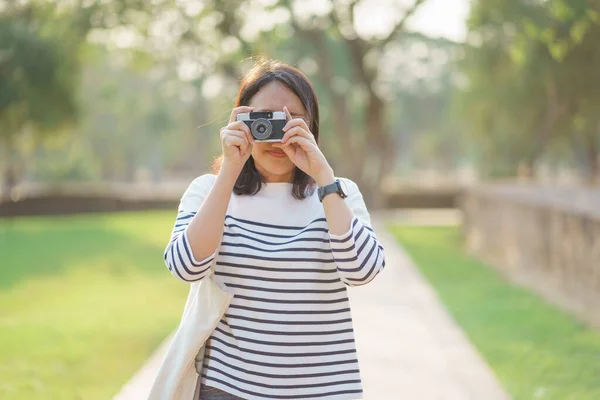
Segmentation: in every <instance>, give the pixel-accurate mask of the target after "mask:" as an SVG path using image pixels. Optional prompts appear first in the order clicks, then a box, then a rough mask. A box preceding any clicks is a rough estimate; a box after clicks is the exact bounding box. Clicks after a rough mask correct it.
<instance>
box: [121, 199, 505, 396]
mask: <svg viewBox="0 0 600 400" xmlns="http://www.w3.org/2000/svg"><path fill="white" fill-rule="evenodd" d="M434 215H435V217H434ZM442 215H444V216H445V217H443V218H445V219H443V221H445V223H448V224H451V223H456V222H457V221H458V219H459V218H460V216H459V215H458V214H457V213H456V212H453V211H449V210H447V211H436V212H433V213H429V214H427V213H426V212H417V213H416V214H415V213H407V212H402V213H390V212H386V213H384V214H378V215H377V216H376V217H374V218H373V223H374V228H375V231H376V232H377V233H378V237H379V239H380V240H381V241H382V243H383V245H384V247H385V249H386V259H387V266H386V268H385V270H384V271H383V272H382V273H381V274H380V275H379V276H378V277H377V278H376V279H375V280H374V281H373V282H371V283H370V284H368V285H366V286H363V287H359V288H353V289H350V290H349V293H350V302H351V307H352V315H353V319H354V327H355V330H356V340H357V347H358V357H359V361H360V368H361V375H362V378H363V384H364V389H365V396H364V398H365V399H366V400H388V399H389V400H482V399H485V400H508V399H509V397H508V395H507V394H506V393H505V392H504V390H503V389H502V387H501V386H500V385H499V383H498V382H497V380H496V378H495V376H494V375H493V373H492V372H491V370H490V369H489V367H488V366H487V365H486V364H485V362H484V361H483V360H482V358H481V356H480V355H479V354H478V352H477V351H476V350H475V349H474V348H473V346H472V345H471V344H470V343H469V341H468V339H467V338H466V337H465V335H464V333H463V332H462V331H461V330H460V329H459V328H458V327H457V326H456V324H455V323H454V321H453V320H452V319H451V318H450V316H449V315H448V313H447V312H446V310H445V308H444V307H443V305H441V303H440V301H439V300H438V298H437V296H436V294H435V293H434V292H433V290H432V289H431V288H430V286H429V284H428V283H427V282H425V280H424V279H423V277H422V276H421V275H420V273H419V272H418V270H417V269H416V268H415V267H414V266H413V264H412V262H411V261H410V260H409V259H408V257H407V256H406V254H405V253H404V251H403V250H402V249H401V247H400V246H398V245H397V244H396V242H395V240H394V238H393V237H392V236H391V235H390V234H389V233H387V231H386V230H385V228H384V226H383V223H384V221H391V220H395V221H400V222H402V223H411V224H428V223H433V222H434V221H437V222H440V221H442V220H441V219H440V216H442ZM443 221H442V222H443ZM168 340H169V339H168V338H167V339H166V340H165V342H164V343H163V345H161V346H160V348H159V349H158V350H157V351H156V352H155V354H154V355H153V356H152V357H151V358H150V360H149V361H148V363H147V364H146V365H144V366H143V367H142V368H141V369H140V371H139V372H138V374H136V375H135V376H134V377H133V378H132V380H131V381H130V382H129V383H128V384H127V385H126V386H125V387H124V388H123V390H122V391H121V392H120V393H119V394H118V395H117V396H116V397H115V398H114V400H145V399H146V396H147V394H148V391H149V387H150V385H151V383H152V381H153V379H154V374H155V373H156V369H157V368H158V365H160V361H161V360H162V357H163V354H164V351H165V350H166V344H167V343H168Z"/></svg>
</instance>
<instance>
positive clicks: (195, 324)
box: [148, 274, 233, 400]
mask: <svg viewBox="0 0 600 400" xmlns="http://www.w3.org/2000/svg"><path fill="white" fill-rule="evenodd" d="M232 300H233V294H232V293H231V292H228V291H227V287H226V286H225V285H223V283H222V282H221V281H219V279H218V278H217V277H216V276H215V275H214V274H211V275H210V277H207V278H205V279H203V280H202V281H200V282H196V283H193V284H191V287H190V292H189V294H188V298H187V301H186V303H185V308H184V311H183V316H182V317H181V322H180V324H179V327H178V328H177V331H176V332H175V335H174V336H173V341H172V342H171V344H170V346H169V349H168V350H167V354H166V355H165V358H164V360H163V362H162V364H161V366H160V369H159V370H158V374H157V376H156V380H155V381H154V384H153V386H152V390H151V391H150V395H149V397H148V400H199V399H200V396H199V373H198V371H200V370H201V366H202V356H203V355H204V348H203V347H204V343H205V342H206V340H207V339H208V338H209V337H210V335H211V334H212V332H213V330H214V329H215V328H216V326H217V324H218V323H219V321H220V320H221V318H222V316H223V314H225V312H226V311H227V308H228V307H229V304H231V301H232ZM201 350H202V351H201ZM197 356H198V359H197V360H196V358H197ZM196 361H197V362H198V365H199V367H200V368H198V371H197V368H196V365H195V364H196Z"/></svg>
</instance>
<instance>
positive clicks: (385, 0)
mask: <svg viewBox="0 0 600 400" xmlns="http://www.w3.org/2000/svg"><path fill="white" fill-rule="evenodd" d="M413 2H414V0H376V1H375V0H371V1H363V2H361V3H359V6H358V9H357V15H356V25H357V27H356V28H357V30H358V31H359V32H364V33H367V32H368V33H372V34H377V33H380V32H381V35H385V34H386V33H387V32H389V26H390V25H391V24H392V23H394V21H395V20H397V19H398V18H399V16H401V15H402V12H399V13H395V12H394V10H397V9H399V8H406V7H407V6H410V5H411V4H412V3H413ZM398 5H401V7H398ZM468 12H469V0H426V1H425V3H423V4H422V5H421V6H420V8H419V10H418V11H417V13H415V15H414V16H413V17H412V18H411V19H410V20H409V24H408V28H409V29H410V30H414V31H419V32H422V33H424V34H426V35H429V36H442V37H446V38H448V39H451V40H455V41H464V40H465V36H466V25H465V20H466V18H467V14H468Z"/></svg>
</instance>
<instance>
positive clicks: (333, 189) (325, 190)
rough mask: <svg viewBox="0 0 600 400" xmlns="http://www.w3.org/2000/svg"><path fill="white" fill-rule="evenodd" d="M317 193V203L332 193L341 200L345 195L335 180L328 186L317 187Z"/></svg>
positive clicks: (338, 182) (338, 181)
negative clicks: (336, 194) (337, 195)
mask: <svg viewBox="0 0 600 400" xmlns="http://www.w3.org/2000/svg"><path fill="white" fill-rule="evenodd" d="M318 193H319V201H323V198H324V197H325V196H327V195H330V194H332V193H338V194H339V195H340V196H341V197H342V198H345V197H346V195H345V194H344V192H343V191H342V188H341V187H340V180H339V179H336V180H335V181H334V182H333V183H330V184H329V185H325V186H321V187H319V189H318Z"/></svg>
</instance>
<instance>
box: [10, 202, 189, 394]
mask: <svg viewBox="0 0 600 400" xmlns="http://www.w3.org/2000/svg"><path fill="white" fill-rule="evenodd" d="M174 218H175V212H144V213H119V214H102V215H84V216H68V217H31V218H29V217H28V218H17V219H13V220H11V219H5V220H0V377H1V378H0V398H1V399H11V400H31V399H44V400H53V399H57V400H58V399H61V400H62V399H85V400H94V399H98V400H106V399H110V398H111V397H112V396H113V395H114V394H116V393H117V392H118V391H119V389H120V387H121V386H122V385H123V384H124V383H125V382H126V381H127V380H128V379H129V378H130V377H131V376H132V374H133V373H134V372H135V371H136V370H137V368H139V366H140V365H141V364H142V363H143V362H144V360H145V359H146V358H147V357H148V356H149V355H150V354H151V353H152V351H153V350H154V348H155V347H156V346H157V345H158V344H159V343H160V342H161V341H162V340H163V339H164V338H165V337H166V336H167V335H168V334H169V332H170V331H171V330H172V329H174V328H175V327H176V325H177V323H178V321H179V318H180V316H181V312H182V311H183V305H184V302H185V297H186V295H187V289H188V286H187V285H186V284H184V283H182V282H179V281H177V280H176V279H175V278H173V277H172V276H171V275H170V273H169V271H168V270H167V269H166V267H165V266H164V264H163V261H162V252H163V249H164V247H165V245H166V243H167V242H168V239H169V234H170V231H171V228H172V224H173V222H174Z"/></svg>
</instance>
